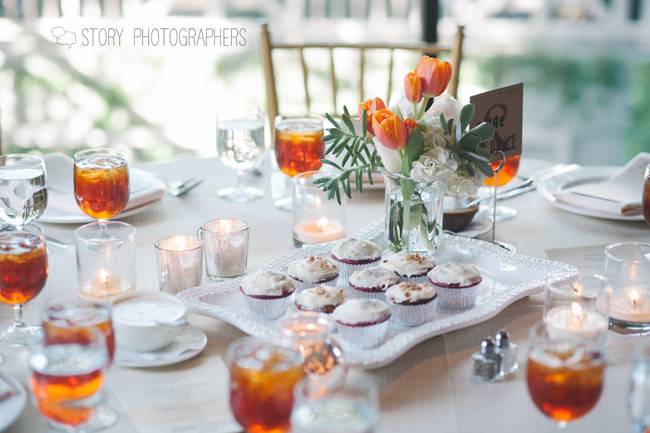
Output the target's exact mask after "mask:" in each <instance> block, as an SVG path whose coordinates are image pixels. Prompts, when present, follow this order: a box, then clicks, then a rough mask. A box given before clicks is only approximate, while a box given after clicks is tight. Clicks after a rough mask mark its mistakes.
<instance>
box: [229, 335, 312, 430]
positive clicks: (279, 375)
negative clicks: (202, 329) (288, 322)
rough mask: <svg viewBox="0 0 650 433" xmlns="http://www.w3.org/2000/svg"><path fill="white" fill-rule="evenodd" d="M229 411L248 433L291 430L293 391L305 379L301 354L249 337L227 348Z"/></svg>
mask: <svg viewBox="0 0 650 433" xmlns="http://www.w3.org/2000/svg"><path fill="white" fill-rule="evenodd" d="M228 362H229V367H230V409H231V410H232V413H233V415H234V416H235V419H236V420H237V422H238V423H239V424H240V425H241V426H242V427H243V428H244V430H246V431H247V432H249V433H284V432H288V431H289V429H290V418H291V410H292V409H293V400H294V387H295V386H296V384H297V383H298V382H299V381H300V380H301V379H302V377H303V375H304V371H303V366H302V359H301V357H300V353H299V352H298V351H296V350H293V349H291V348H289V347H284V346H278V345H274V344H271V343H265V342H262V341H259V340H256V339H254V338H251V337H245V338H242V339H240V340H237V341H235V342H234V343H232V344H231V345H230V347H229V348H228Z"/></svg>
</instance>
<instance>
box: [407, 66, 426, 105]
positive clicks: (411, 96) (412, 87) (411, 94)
mask: <svg viewBox="0 0 650 433" xmlns="http://www.w3.org/2000/svg"><path fill="white" fill-rule="evenodd" d="M404 95H405V96H406V99H408V100H409V101H411V102H413V103H416V102H420V100H421V99H422V78H420V77H419V76H418V74H416V73H415V72H409V73H408V74H406V75H405V76H404Z"/></svg>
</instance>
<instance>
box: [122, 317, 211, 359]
mask: <svg viewBox="0 0 650 433" xmlns="http://www.w3.org/2000/svg"><path fill="white" fill-rule="evenodd" d="M207 344H208V337H207V336H206V335H205V333H204V332H203V331H202V330H200V329H199V328H197V327H196V326H192V325H187V326H185V327H184V328H183V330H182V331H181V333H180V334H179V335H178V337H176V339H175V340H174V342H173V343H172V344H170V345H169V346H167V347H164V348H162V349H160V350H156V351H155V352H135V351H132V350H127V349H124V348H121V347H119V345H118V347H117V349H116V351H115V364H117V365H119V366H120V367H132V368H151V367H163V366H165V365H172V364H178V363H179V362H183V361H187V360H188V359H190V358H194V357H195V356H196V355H198V354H199V353H201V352H202V351H203V349H205V346H206V345H207Z"/></svg>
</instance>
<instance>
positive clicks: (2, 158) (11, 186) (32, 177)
mask: <svg viewBox="0 0 650 433" xmlns="http://www.w3.org/2000/svg"><path fill="white" fill-rule="evenodd" d="M46 206H47V186H46V173H45V162H44V161H43V158H40V157H38V156H32V155H18V154H13V155H0V221H2V222H3V223H5V224H9V225H11V226H13V227H17V228H19V229H20V228H22V227H23V226H24V225H25V224H28V223H30V222H32V221H34V220H36V219H38V218H39V217H40V216H41V215H43V212H45V207H46Z"/></svg>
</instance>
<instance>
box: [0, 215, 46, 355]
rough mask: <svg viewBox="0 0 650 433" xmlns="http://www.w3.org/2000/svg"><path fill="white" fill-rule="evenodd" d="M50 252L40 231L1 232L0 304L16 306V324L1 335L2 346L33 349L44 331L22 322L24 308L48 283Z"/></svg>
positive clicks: (32, 228)
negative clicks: (31, 347) (48, 254)
mask: <svg viewBox="0 0 650 433" xmlns="http://www.w3.org/2000/svg"><path fill="white" fill-rule="evenodd" d="M47 269H48V267H47V248H46V247H45V238H44V237H43V231H42V230H41V228H40V227H38V226H36V225H33V224H28V225H26V226H25V227H23V229H22V230H8V231H2V232H0V302H2V303H5V304H9V305H13V309H14V323H13V324H12V325H10V326H9V327H8V328H5V329H4V330H2V331H0V345H8V346H30V345H32V344H34V343H37V342H38V340H39V339H40V337H41V328H40V327H38V326H27V325H26V324H25V322H24V321H23V305H24V304H25V303H26V302H28V301H30V300H32V299H34V298H35V297H36V296H37V295H38V294H39V293H41V290H42V289H43V286H45V281H46V280H47Z"/></svg>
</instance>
